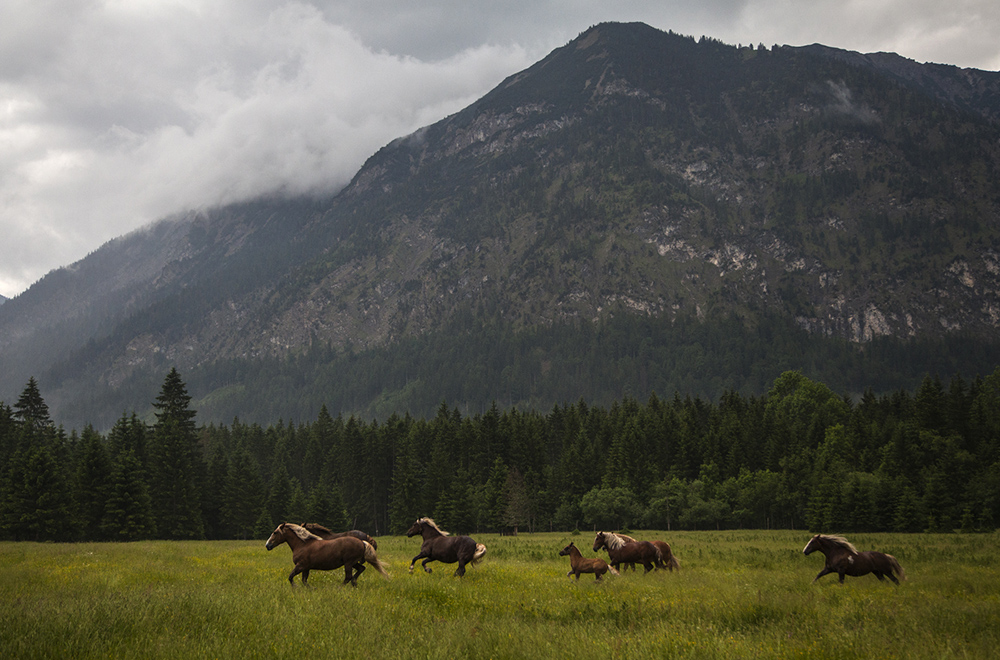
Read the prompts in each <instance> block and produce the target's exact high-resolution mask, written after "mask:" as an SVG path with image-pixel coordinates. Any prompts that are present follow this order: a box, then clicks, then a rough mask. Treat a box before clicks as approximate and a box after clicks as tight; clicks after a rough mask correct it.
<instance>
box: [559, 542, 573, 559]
mask: <svg viewBox="0 0 1000 660" xmlns="http://www.w3.org/2000/svg"><path fill="white" fill-rule="evenodd" d="M572 547H573V542H572V541H570V543H569V545H567V546H566V547H565V548H563V549H562V550H560V551H559V556H560V557H565V556H566V555H568V554H569V553H571V552H573V551H572V550H570V548H572Z"/></svg>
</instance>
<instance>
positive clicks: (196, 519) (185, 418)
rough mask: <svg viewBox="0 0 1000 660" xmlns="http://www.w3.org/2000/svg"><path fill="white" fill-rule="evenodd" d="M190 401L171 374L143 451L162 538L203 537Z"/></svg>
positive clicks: (197, 453) (199, 468)
mask: <svg viewBox="0 0 1000 660" xmlns="http://www.w3.org/2000/svg"><path fill="white" fill-rule="evenodd" d="M190 403H191V397H190V396H189V395H188V393H187V389H186V387H185V385H184V382H183V381H182V380H181V377H180V374H178V373H177V369H171V370H170V373H168V374H167V377H166V379H165V380H164V382H163V388H162V390H161V391H160V395H159V396H158V397H156V401H155V402H154V403H153V407H154V408H156V424H155V425H154V426H153V433H152V438H151V442H150V447H149V465H150V495H151V496H152V498H153V511H154V512H155V513H156V529H157V532H158V535H159V536H160V537H161V538H165V539H200V538H204V536H205V527H204V522H203V519H202V504H201V489H200V485H201V484H200V482H201V476H202V475H203V474H204V469H203V466H202V463H203V461H202V458H201V452H200V450H199V447H198V438H197V435H196V434H195V425H194V416H195V414H196V412H195V411H194V410H191V409H190V408H189V405H190Z"/></svg>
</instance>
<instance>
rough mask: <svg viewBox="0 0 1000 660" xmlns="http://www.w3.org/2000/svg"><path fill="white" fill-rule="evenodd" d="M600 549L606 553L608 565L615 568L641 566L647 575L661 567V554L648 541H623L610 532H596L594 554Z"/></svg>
mask: <svg viewBox="0 0 1000 660" xmlns="http://www.w3.org/2000/svg"><path fill="white" fill-rule="evenodd" d="M601 548H605V549H606V550H607V551H608V556H609V557H610V558H611V562H610V563H611V565H612V566H614V567H615V568H618V566H619V565H620V564H642V565H643V566H644V567H645V569H646V570H645V571H644V573H648V572H650V571H651V570H653V568H654V567H659V566H662V565H663V553H662V552H660V549H659V548H657V547H656V546H655V545H653V544H652V543H650V542H649V541H625V540H623V539H621V538H618V537H617V536H615V535H614V534H613V533H611V532H597V536H596V537H594V552H597V551H598V550H600V549H601Z"/></svg>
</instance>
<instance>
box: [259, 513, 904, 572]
mask: <svg viewBox="0 0 1000 660" xmlns="http://www.w3.org/2000/svg"><path fill="white" fill-rule="evenodd" d="M406 536H407V537H413V536H420V537H421V539H422V540H423V541H422V543H421V545H420V552H419V553H417V555H416V556H415V557H414V558H413V560H412V561H410V573H413V567H414V565H416V563H417V560H418V559H423V561H422V562H421V564H420V565H421V567H422V568H423V569H424V571H426V572H427V573H430V572H431V568H430V567H428V566H427V564H428V563H429V562H432V561H439V562H442V563H445V564H454V563H456V562H457V563H458V568H457V569H455V576H457V577H462V576H463V575H465V567H466V566H468V565H473V566H475V565H476V564H478V563H479V561H480V560H481V559H482V558H483V556H484V555H485V554H486V546H485V545H483V544H482V543H477V542H476V541H474V540H473V539H472V538H471V537H469V536H461V535H457V536H452V535H451V534H449V533H448V532H446V531H443V530H442V529H441V528H440V527H438V525H437V523H435V522H434V521H433V520H432V519H430V518H418V519H417V521H416V522H414V523H413V525H411V526H410V529H409V530H407V532H406ZM282 543H287V544H288V547H290V548H291V550H292V563H293V564H294V567H293V568H292V572H291V573H289V574H288V582H289V584H292V585H294V584H295V583H294V578H295V576H296V575H299V574H301V575H302V584H303V586H306V585H307V584H308V580H309V571H312V570H317V571H331V570H335V569H338V568H341V567H343V569H344V584H350V585H352V586H355V587H356V586H357V585H358V576H359V575H361V573H363V572H364V570H365V564H370V565H371V566H372V567H373V568H374V569H375V570H376V571H378V572H379V573H380V574H381V575H382V576H383V577H384V578H386V579H389V572H388V571H387V570H386V566H385V564H384V563H383V562H382V561H381V560H380V559H379V558H378V555H377V554H376V550H377V549H378V543H377V542H376V541H375V539H374V538H372V537H371V536H369V535H368V534H367V533H365V532H362V531H360V530H356V529H354V530H351V531H349V532H332V531H330V530H329V529H327V528H326V527H323V526H322V525H318V524H315V523H303V524H301V525H296V524H294V523H287V522H286V523H281V524H280V525H278V527H277V528H276V529H275V530H274V532H272V533H271V536H270V538H268V539H267V543H266V544H265V546H264V547H265V548H267V549H268V550H273V549H274V548H276V547H278V546H279V545H281V544H282ZM602 548H603V549H604V550H606V551H607V553H608V561H605V560H604V559H602V558H600V557H592V558H587V557H584V556H583V554H582V553H581V552H580V549H579V548H577V547H576V545H575V544H574V543H570V544H569V545H567V546H566V547H565V548H563V549H562V550H560V551H559V555H560V556H564V557H565V556H568V557H569V562H570V571H569V573H567V574H566V575H567V577H574V576H575V578H576V579H577V580H579V579H580V575H581V574H584V573H592V574H594V579H595V580H600V579H601V578H602V577H603V576H604V575H605V574H606V573H611V574H612V575H620V574H621V572H622V571H625V570H627V569H629V568H631V569H632V570H633V571H634V570H635V565H636V564H641V565H642V566H643V568H644V569H645V570H644V571H643V574H645V573H649V572H650V571H652V570H660V569H666V570H668V571H673V570H674V569H675V568H676V569H678V570H679V569H680V567H681V564H680V561H679V560H678V559H677V557H676V556H675V555H674V554H673V552H672V551H671V549H670V544H669V543H667V542H665V541H637V540H636V539H634V538H632V537H631V536H626V535H624V534H617V533H614V532H597V536H596V537H595V538H594V549H593V550H594V552H598V551H599V550H601V549H602ZM816 551H819V552H821V553H823V555H824V556H825V557H826V564H825V566H824V567H823V570H821V571H820V572H819V574H818V575H817V576H816V577H815V578H813V582H816V580H818V579H820V578H821V577H823V576H824V575H827V574H829V573H836V574H838V575H839V576H840V582H841V583H843V582H844V577H845V576H847V575H850V576H852V577H858V576H862V575H868V574H869V573H871V574H872V575H874V576H875V577H877V578H878V579H879V580H880V581H882V580H885V578H889V579H890V580H892V581H893V582H894V583H895V584H899V580H905V579H906V573H905V572H904V571H903V568H902V567H901V566H900V565H899V562H898V561H897V560H896V558H895V557H893V556H892V555H887V554H884V553H881V552H874V551H868V552H858V550H857V549H856V548H855V547H854V546H853V545H852V544H851V543H850V542H849V541H848V540H847V539H845V538H844V537H842V536H831V535H828V534H816V535H815V536H813V537H812V538H811V539H809V542H808V543H807V544H806V546H805V547H804V548H803V549H802V553H803V554H805V555H808V554H811V553H812V552H816ZM897 576H898V578H897Z"/></svg>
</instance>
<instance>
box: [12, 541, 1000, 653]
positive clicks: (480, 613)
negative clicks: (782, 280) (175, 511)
mask: <svg viewBox="0 0 1000 660" xmlns="http://www.w3.org/2000/svg"><path fill="white" fill-rule="evenodd" d="M633 535H634V536H636V537H637V538H642V539H653V538H661V539H664V540H666V541H668V542H670V544H671V546H672V547H673V549H674V552H675V554H676V555H677V556H678V558H679V559H680V561H681V570H680V571H679V572H674V573H667V572H664V571H660V572H657V573H650V574H648V575H643V574H642V572H641V569H640V571H639V572H637V573H632V572H627V573H623V574H622V575H621V576H612V575H610V574H609V575H606V576H605V578H604V580H603V581H602V582H601V583H597V582H595V581H594V578H593V576H592V575H590V576H581V578H580V581H579V582H575V581H574V580H572V579H570V578H567V577H566V573H567V571H569V559H568V558H567V557H559V556H558V552H559V550H560V549H561V548H562V547H563V546H565V545H566V544H567V543H568V542H569V541H575V542H576V544H577V546H578V547H580V548H581V550H582V551H583V554H584V556H585V557H591V556H594V555H595V554H596V553H594V552H592V551H591V550H590V548H591V545H592V543H593V538H594V537H593V534H592V533H588V532H583V533H581V534H579V535H571V534H568V533H544V534H522V535H521V536H518V537H501V536H497V535H491V534H482V535H475V538H476V540H477V541H480V542H482V543H485V544H486V545H487V546H488V547H489V552H488V554H487V556H486V559H485V560H484V561H483V562H482V563H481V564H479V565H478V566H475V567H472V568H470V569H469V571H468V573H467V575H466V576H465V578H463V579H458V578H454V577H453V576H452V572H453V571H454V568H455V566H454V565H446V564H440V563H437V562H434V563H431V564H430V566H431V567H433V569H434V572H433V574H430V575H428V574H426V573H424V572H422V571H421V570H420V566H419V563H418V565H417V567H416V570H415V571H414V573H413V574H412V575H410V574H408V572H407V568H408V566H409V563H410V559H411V558H412V557H413V556H414V555H416V554H417V552H418V550H419V546H420V540H419V539H417V538H414V539H407V538H405V537H381V538H379V539H378V541H379V556H380V557H381V558H382V559H383V560H384V561H387V562H388V563H389V568H390V572H391V574H392V579H391V580H389V581H386V580H384V579H383V578H382V577H381V576H380V575H378V574H377V573H376V572H375V571H374V570H371V569H370V570H368V571H366V572H365V574H364V575H363V576H361V578H360V579H359V580H358V587H357V588H356V589H352V588H351V587H349V586H348V587H344V586H342V585H341V580H342V579H343V571H342V570H338V571H335V572H318V571H314V572H313V573H312V575H311V576H310V586H309V587H308V588H302V587H301V585H300V583H299V581H298V579H296V585H295V587H294V588H292V587H289V585H288V581H287V579H286V578H287V575H288V572H289V571H290V570H291V551H290V550H289V549H288V547H287V546H284V545H283V546H280V547H278V548H276V549H275V550H272V551H271V552H267V551H266V550H265V549H264V539H260V540H257V541H253V542H242V541H239V542H237V541H205V542H197V541H194V542H168V541H149V542H137V543H124V544H111V543H78V544H58V543H56V544H51V543H50V544H35V543H2V544H0V605H2V607H0V648H2V649H3V650H4V656H5V657H11V658H98V657H100V658H109V657H110V658H132V657H134V658H178V657H197V658H202V657H203V658H245V657H264V658H302V657H307V656H311V657H324V658H337V657H345V658H379V659H389V658H392V659H393V660H395V659H398V658H528V657H545V658H580V659H584V658H602V659H608V658H674V657H677V658H831V659H832V658H836V659H837V660H843V659H845V658H864V659H869V658H988V657H996V654H997V649H1000V543H998V541H1000V537H998V534H996V533H994V534H988V535H977V534H948V535H944V534H942V535H937V534H911V535H907V534H858V535H852V536H850V537H849V538H850V540H851V541H852V542H853V543H854V544H855V545H856V546H857V547H858V549H860V550H866V549H874V550H881V551H884V552H888V553H890V554H893V555H895V556H896V557H897V558H898V559H899V561H900V563H901V564H902V566H903V568H904V569H905V571H906V574H907V578H908V579H907V580H906V581H905V582H903V583H902V585H901V586H899V587H895V586H893V585H892V584H890V583H889V582H884V583H880V582H879V581H878V580H877V579H875V578H874V577H872V576H866V577H862V578H847V581H846V582H845V584H843V585H840V584H838V582H837V577H836V576H835V575H828V576H826V577H824V578H822V579H821V580H820V581H819V582H817V583H816V584H811V582H812V579H813V577H814V576H815V575H816V573H817V572H818V571H819V570H820V569H821V568H822V565H823V557H822V555H820V554H819V553H816V554H813V555H810V556H808V557H806V556H803V555H802V552H801V550H802V547H803V546H804V545H805V543H806V541H807V540H808V539H809V536H810V535H809V534H808V533H806V532H795V531H770V532H765V531H722V532H672V533H667V532H633ZM317 654H318V655H317Z"/></svg>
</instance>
